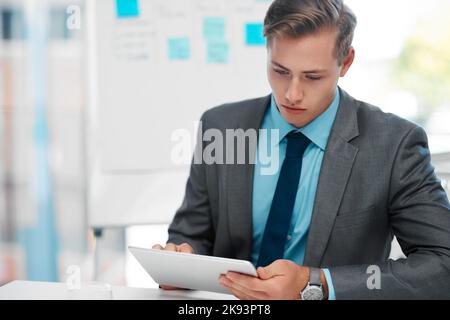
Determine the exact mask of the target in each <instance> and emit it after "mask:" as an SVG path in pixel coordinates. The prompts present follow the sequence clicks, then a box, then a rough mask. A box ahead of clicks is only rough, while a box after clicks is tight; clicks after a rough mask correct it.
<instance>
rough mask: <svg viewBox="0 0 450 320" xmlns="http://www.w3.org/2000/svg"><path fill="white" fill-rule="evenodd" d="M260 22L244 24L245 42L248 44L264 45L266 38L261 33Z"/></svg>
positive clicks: (261, 26)
mask: <svg viewBox="0 0 450 320" xmlns="http://www.w3.org/2000/svg"><path fill="white" fill-rule="evenodd" d="M263 28H264V26H263V24H262V23H247V24H246V25H245V43H246V44H247V45H248V46H264V45H265V44H266V38H264V34H263Z"/></svg>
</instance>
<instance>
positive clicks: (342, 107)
mask: <svg viewBox="0 0 450 320" xmlns="http://www.w3.org/2000/svg"><path fill="white" fill-rule="evenodd" d="M340 92H341V101H340V104H339V109H338V112H337V114H336V120H335V123H334V125H333V129H332V131H331V134H330V138H329V140H328V144H327V148H326V150H325V155H324V158H323V162H322V168H321V172H320V177H319V182H318V186H317V191H316V199H315V202H314V209H313V214H312V219H311V224H310V228H309V235H308V242H307V247H306V253H305V260H304V264H305V265H307V266H317V267H318V266H320V263H321V260H322V257H323V254H324V252H325V249H326V247H327V243H328V239H329V237H330V235H331V231H332V229H333V224H334V220H335V218H336V215H337V213H338V210H339V207H340V204H341V200H342V197H343V195H344V191H345V187H346V185H347V182H348V179H349V177H350V173H351V170H352V167H353V163H354V161H355V159H356V155H357V153H358V148H356V147H355V146H353V145H352V144H350V143H349V142H350V141H351V140H352V139H353V138H355V137H357V136H358V135H359V130H358V123H357V114H356V111H357V104H356V102H355V100H353V98H351V97H350V96H349V95H348V94H347V93H346V92H345V91H343V90H341V91H340Z"/></svg>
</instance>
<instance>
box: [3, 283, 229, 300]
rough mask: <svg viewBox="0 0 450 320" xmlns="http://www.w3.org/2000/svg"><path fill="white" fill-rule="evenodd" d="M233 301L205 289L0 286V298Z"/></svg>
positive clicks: (15, 284)
mask: <svg viewBox="0 0 450 320" xmlns="http://www.w3.org/2000/svg"><path fill="white" fill-rule="evenodd" d="M77 299H113V300H230V299H232V300H234V299H236V298H235V297H234V296H232V295H227V294H220V293H214V292H206V291H190V290H188V291H185V290H176V291H166V290H161V289H150V288H130V287H120V286H111V291H110V292H109V293H108V294H107V295H106V296H105V292H104V291H103V292H102V289H101V288H100V289H99V286H96V285H83V284H82V285H81V290H78V291H77V290H69V289H68V288H67V285H66V284H65V283H59V282H35V281H19V280H17V281H13V282H10V283H8V284H6V285H4V286H2V287H0V300H77Z"/></svg>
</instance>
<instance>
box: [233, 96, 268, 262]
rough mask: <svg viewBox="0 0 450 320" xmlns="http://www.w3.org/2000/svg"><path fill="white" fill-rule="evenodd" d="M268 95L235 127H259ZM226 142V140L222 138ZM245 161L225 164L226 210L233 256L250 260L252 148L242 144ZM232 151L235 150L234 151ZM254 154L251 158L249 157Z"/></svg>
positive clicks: (253, 151) (244, 128) (251, 235)
mask: <svg viewBox="0 0 450 320" xmlns="http://www.w3.org/2000/svg"><path fill="white" fill-rule="evenodd" d="M270 98H271V96H270V95H269V96H266V97H264V98H262V99H260V100H258V103H257V104H255V105H254V106H252V110H251V111H252V112H249V113H248V117H246V119H242V121H241V123H239V124H238V126H237V128H240V129H243V130H248V129H254V130H257V132H258V131H259V129H260V127H261V123H262V120H263V118H264V114H265V111H266V109H267V107H268V106H269V105H270ZM226 143H227V144H228V143H229V142H228V141H227V142H226ZM255 147H256V146H255ZM246 152H247V155H246V161H245V164H242V165H240V164H233V165H226V166H225V168H226V181H225V184H226V187H225V190H226V192H227V195H226V199H227V213H228V219H229V220H228V221H229V226H228V227H229V230H230V237H231V243H232V245H233V248H234V249H235V252H236V258H238V259H245V260H250V257H251V250H252V237H253V225H252V223H253V222H252V210H253V208H252V197H253V171H254V165H253V164H249V162H250V161H249V159H250V158H249V157H254V155H255V154H256V148H255V150H248V148H246ZM235 154H236V152H235ZM253 159H254V158H252V160H253Z"/></svg>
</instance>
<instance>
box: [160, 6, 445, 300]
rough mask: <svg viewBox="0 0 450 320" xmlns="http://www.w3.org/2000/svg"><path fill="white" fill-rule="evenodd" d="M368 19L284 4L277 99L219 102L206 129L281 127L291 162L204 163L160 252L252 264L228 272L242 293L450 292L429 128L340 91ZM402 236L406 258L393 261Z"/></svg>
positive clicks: (274, 20) (271, 35)
mask: <svg viewBox="0 0 450 320" xmlns="http://www.w3.org/2000/svg"><path fill="white" fill-rule="evenodd" d="M355 26H356V18H355V16H354V15H353V13H352V12H351V11H350V9H349V8H348V7H347V6H345V5H344V3H343V2H342V0H321V1H318V0H276V1H274V3H273V4H272V5H271V7H270V9H269V11H268V12H267V16H266V18H265V36H266V37H267V49H268V77H269V82H270V85H271V88H272V95H270V96H268V97H263V98H260V99H254V100H249V101H243V102H238V103H233V104H227V105H223V106H219V107H217V108H214V109H212V110H209V111H207V112H206V113H205V114H204V115H203V117H202V126H203V130H207V129H211V128H215V129H218V130H220V132H222V133H223V135H224V136H225V131H226V130H227V129H243V130H250V129H255V130H259V129H268V130H273V129H276V130H278V132H279V140H278V141H276V142H277V145H278V146H279V154H278V155H279V158H280V161H279V163H280V166H279V168H278V170H277V172H276V173H275V174H273V175H263V174H261V170H260V169H261V164H259V163H256V164H255V165H253V164H251V163H246V164H244V165H242V164H241V165H239V164H234V165H233V164H226V165H224V164H212V165H208V164H205V163H201V164H195V163H193V164H192V166H191V172H190V176H189V179H188V182H187V187H186V194H185V198H184V201H183V204H182V206H181V208H180V209H179V210H178V212H177V213H176V216H175V218H174V220H173V222H172V224H171V225H170V227H169V240H168V244H167V245H166V246H165V247H164V248H163V247H162V246H160V245H155V246H154V248H160V249H165V250H174V251H181V252H195V253H199V254H206V255H215V256H223V257H231V258H238V259H247V260H250V261H252V262H253V263H254V264H255V265H256V266H258V269H257V271H258V276H259V277H258V278H253V277H249V276H245V275H241V274H236V273H229V274H227V275H225V276H222V277H221V279H220V283H221V284H222V285H223V286H224V287H226V288H228V289H229V290H230V292H231V293H233V294H234V295H235V296H236V297H238V298H241V299H300V298H303V299H322V298H329V299H336V298H337V299H414V298H425V299H441V298H450V205H449V202H448V199H447V196H446V194H445V192H444V190H443V189H442V187H441V185H440V181H439V180H438V179H437V178H436V176H435V174H434V169H433V167H432V166H431V164H430V155H429V151H428V144H427V137H426V134H425V132H424V130H423V129H421V128H420V127H418V126H417V125H415V124H413V123H411V122H408V121H406V120H403V119H400V118H398V117H396V116H395V115H392V114H386V113H383V112H382V111H381V110H380V109H378V108H376V107H374V106H371V105H369V104H366V103H364V102H361V101H357V100H355V99H354V98H352V97H351V96H350V95H348V94H347V93H346V92H345V91H343V90H341V89H340V88H338V87H337V83H338V80H339V78H340V77H343V76H345V74H346V73H347V71H348V70H349V68H350V66H351V65H352V62H353V59H354V57H355V50H354V49H353V48H352V46H351V43H352V38H353V32H354V29H355ZM260 138H261V136H260ZM264 143H267V141H266V140H264V139H260V140H259V141H258V146H257V148H256V149H257V150H247V151H248V154H255V151H256V155H258V153H259V152H261V149H262V148H263V147H265V146H263V144H264ZM206 146H207V144H206V143H202V144H200V146H199V147H201V148H202V150H204V148H205V147H206ZM251 148H252V147H251V146H249V149H251ZM394 235H395V236H396V237H397V239H398V241H399V243H400V245H401V247H402V250H403V252H404V253H405V255H406V256H407V258H406V259H401V260H397V261H392V260H388V256H389V253H390V247H391V241H392V239H393V236H394ZM373 272H375V273H373ZM372 275H373V276H374V277H377V276H379V281H378V280H377V281H374V282H373V283H372V285H371V282H370V281H368V280H370V279H369V278H370V277H371V276H372ZM166 288H167V287H166Z"/></svg>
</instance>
